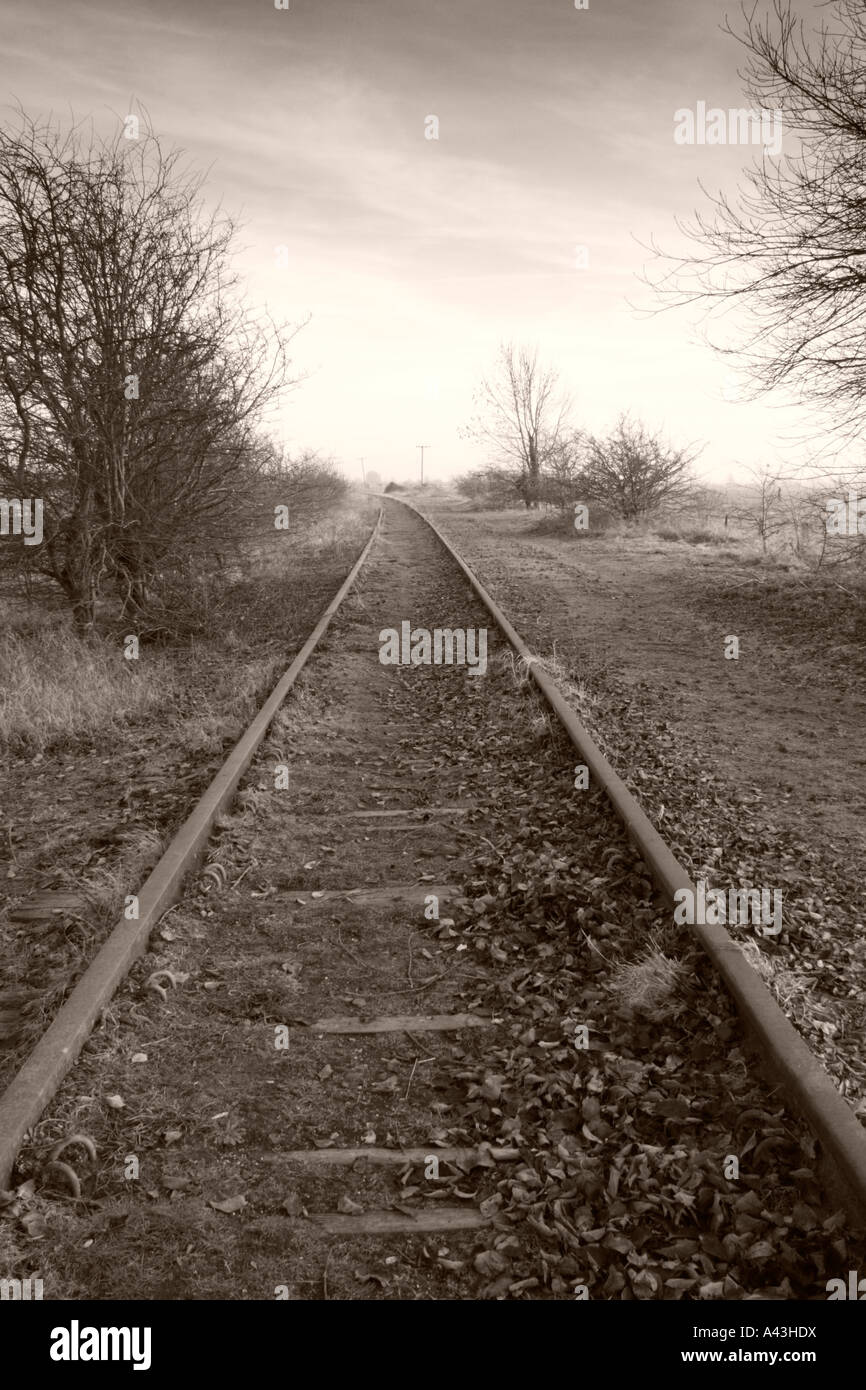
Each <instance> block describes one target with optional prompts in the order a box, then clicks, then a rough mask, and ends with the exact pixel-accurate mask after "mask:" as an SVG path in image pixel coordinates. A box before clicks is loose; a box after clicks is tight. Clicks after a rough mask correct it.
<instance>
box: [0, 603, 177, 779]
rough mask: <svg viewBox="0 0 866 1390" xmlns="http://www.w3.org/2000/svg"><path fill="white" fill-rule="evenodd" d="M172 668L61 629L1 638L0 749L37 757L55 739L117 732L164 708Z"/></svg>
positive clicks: (155, 659)
mask: <svg viewBox="0 0 866 1390" xmlns="http://www.w3.org/2000/svg"><path fill="white" fill-rule="evenodd" d="M173 686H174V676H173V673H172V668H171V664H170V663H169V661H168V660H167V659H166V658H165V657H162V656H160V655H151V654H150V653H148V657H147V660H146V661H137V662H136V661H126V660H125V659H124V656H123V651H122V649H121V648H120V647H118V648H116V649H112V648H110V647H107V646H103V645H97V644H93V643H89V642H86V641H83V640H82V639H81V638H80V637H78V636H76V634H75V633H74V632H73V631H72V630H71V629H69V628H66V627H64V626H61V625H59V624H58V625H54V626H47V625H43V626H39V627H37V628H35V629H34V630H31V631H30V632H29V633H20V632H19V633H15V632H6V633H3V634H0V748H10V749H13V750H21V751H32V752H36V753H42V752H44V750H45V749H46V748H47V747H48V746H49V745H50V744H51V743H53V742H54V741H55V740H56V739H58V738H67V739H69V738H72V739H74V738H81V737H90V736H92V735H94V734H96V733H103V732H106V731H111V730H112V729H118V728H121V727H123V726H124V725H125V724H128V723H129V722H130V721H131V720H135V719H140V718H141V717H142V716H143V715H146V714H148V713H150V712H152V711H153V710H154V709H155V708H157V707H158V706H160V705H162V704H164V703H165V700H166V698H167V697H170V695H171V692H172V689H173Z"/></svg>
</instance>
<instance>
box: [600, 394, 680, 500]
mask: <svg viewBox="0 0 866 1390" xmlns="http://www.w3.org/2000/svg"><path fill="white" fill-rule="evenodd" d="M587 452H588V458H587V464H586V483H587V488H588V493H589V497H590V499H591V500H593V501H598V502H603V503H604V504H605V506H606V507H608V508H609V509H610V510H611V511H612V512H614V513H616V515H618V516H620V517H622V518H623V519H624V520H626V521H634V520H636V519H637V518H638V517H639V516H643V515H645V514H646V513H647V512H651V511H654V510H655V509H656V508H657V507H658V506H660V505H661V504H662V503H664V502H672V501H676V500H678V499H680V498H683V497H686V496H687V495H688V494H689V492H690V490H691V486H692V483H691V476H690V471H691V466H692V464H693V463H694V461H695V459H696V458H697V456H698V452H697V450H696V449H694V448H693V447H691V448H684V449H675V448H673V447H671V446H670V445H666V444H665V443H663V442H662V440H661V439H660V438H659V437H658V436H657V435H654V434H652V433H651V432H650V431H649V430H648V429H646V428H645V426H643V425H641V424H640V423H638V422H636V421H633V420H631V419H630V418H629V416H627V415H621V416H620V418H619V420H618V421H617V423H616V425H615V427H614V429H613V430H612V431H611V433H610V434H609V435H608V436H607V437H606V438H605V439H597V438H595V437H593V436H589V437H588V438H587Z"/></svg>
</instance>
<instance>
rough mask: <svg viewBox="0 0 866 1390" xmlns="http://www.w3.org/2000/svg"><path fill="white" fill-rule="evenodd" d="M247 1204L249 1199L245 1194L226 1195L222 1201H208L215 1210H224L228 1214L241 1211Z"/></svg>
mask: <svg viewBox="0 0 866 1390" xmlns="http://www.w3.org/2000/svg"><path fill="white" fill-rule="evenodd" d="M246 1204H247V1199H246V1197H243V1196H238V1197H226V1198H225V1199H224V1200H223V1201H222V1202H208V1206H209V1207H213V1209H214V1211H224V1212H226V1213H228V1214H231V1213H232V1212H235V1211H240V1210H241V1209H242V1208H243V1207H245V1206H246Z"/></svg>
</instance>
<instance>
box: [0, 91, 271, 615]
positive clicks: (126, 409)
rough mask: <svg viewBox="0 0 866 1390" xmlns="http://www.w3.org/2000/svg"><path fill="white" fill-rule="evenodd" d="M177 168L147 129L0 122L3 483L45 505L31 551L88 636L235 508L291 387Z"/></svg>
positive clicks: (218, 227)
mask: <svg viewBox="0 0 866 1390" xmlns="http://www.w3.org/2000/svg"><path fill="white" fill-rule="evenodd" d="M180 160H181V156H180V152H178V151H172V152H168V153H167V152H165V151H164V150H163V149H162V148H161V147H160V144H159V141H158V140H157V139H156V137H155V136H154V135H153V134H152V132H151V131H150V130H149V128H147V126H146V122H145V128H144V130H143V133H142V134H141V136H140V138H137V139H126V138H125V137H124V135H123V134H121V133H120V132H118V134H117V135H116V136H115V137H114V138H113V139H111V140H108V141H104V140H99V139H97V138H96V137H95V136H94V134H93V133H92V131H91V132H89V133H88V132H87V131H86V130H85V129H84V128H83V127H81V126H77V127H74V128H73V129H72V130H70V131H68V132H66V133H64V132H63V131H62V130H61V129H60V128H59V126H57V125H56V124H55V123H52V122H48V123H44V124H38V123H37V122H36V121H34V120H32V119H30V118H29V117H27V116H26V115H25V114H24V113H23V112H20V113H19V117H18V124H17V128H16V129H13V130H11V131H6V132H0V437H2V440H3V444H2V447H0V490H5V491H8V490H10V489H13V490H14V491H15V492H16V493H17V495H25V496H38V497H41V498H42V499H43V500H44V507H45V539H44V543H43V545H42V546H41V547H40V548H39V550H38V551H37V552H36V557H35V561H34V559H33V555H32V553H31V556H29V557H28V558H29V559H30V561H31V563H35V564H36V565H37V566H38V567H39V568H41V569H42V570H43V572H45V573H47V574H48V575H49V576H50V577H51V578H53V579H54V580H55V581H56V582H57V583H58V584H60V585H61V587H62V588H63V590H64V592H65V594H66V596H67V598H68V599H69V602H70V604H71V605H72V610H73V614H74V616H75V620H76V622H77V624H78V625H79V627H81V628H83V629H88V628H90V627H91V626H92V624H93V621H94V613H95V602H96V598H97V595H98V593H99V591H100V589H101V587H102V586H103V584H104V583H105V582H106V581H111V582H112V583H114V585H115V586H117V587H118V588H119V590H120V594H121V597H122V599H123V602H124V605H125V607H126V609H127V610H128V611H129V610H131V611H139V610H141V609H142V608H143V607H144V606H145V604H146V602H147V597H148V585H149V583H150V582H151V581H152V580H153V579H154V577H155V575H156V574H157V572H158V571H159V568H160V566H161V565H162V564H163V563H164V562H165V559H166V557H167V556H169V555H170V554H171V553H172V552H177V551H178V550H179V549H182V548H183V546H184V545H185V544H186V543H188V542H189V541H191V540H195V539H197V538H201V537H202V536H203V535H204V534H205V533H206V531H207V528H208V526H209V525H211V524H212V523H213V522H214V520H215V519H216V518H218V517H219V516H220V515H225V514H226V513H227V512H228V511H229V510H230V508H231V506H232V503H233V500H234V499H235V498H236V497H237V495H238V492H239V491H240V490H242V487H243V482H244V479H245V478H246V475H247V470H248V465H249V453H250V448H251V446H252V443H253V440H254V437H255V431H256V430H257V428H258V427H259V425H260V420H261V416H262V412H263V410H264V408H265V407H266V405H267V404H268V402H269V401H271V400H272V398H273V397H274V395H275V393H276V392H278V391H279V390H280V389H281V388H282V387H283V386H284V385H285V384H286V381H287V368H288V361H287V352H286V349H287V344H288V341H289V340H290V337H291V336H292V333H291V332H289V331H287V330H286V329H278V328H276V327H275V326H274V325H272V324H269V323H267V322H263V321H261V320H258V319H257V318H256V317H255V316H254V315H253V314H252V313H251V312H250V311H249V310H248V309H247V308H246V306H245V305H244V304H243V302H242V300H241V299H240V298H239V297H237V296H236V295H235V294H233V293H232V292H233V291H235V290H236V286H237V280H236V277H235V276H234V275H233V274H232V273H231V272H230V269H229V255H230V249H231V245H232V242H233V238H234V232H235V229H234V225H233V224H232V222H231V220H230V219H228V218H227V217H225V216H217V215H212V216H207V215H206V214H205V213H204V212H203V210H202V205H201V197H200V191H201V186H202V182H203V178H202V177H201V176H199V175H196V174H193V173H190V172H188V171H186V170H185V169H183V168H182V166H181V162H180ZM294 331H296V330H294Z"/></svg>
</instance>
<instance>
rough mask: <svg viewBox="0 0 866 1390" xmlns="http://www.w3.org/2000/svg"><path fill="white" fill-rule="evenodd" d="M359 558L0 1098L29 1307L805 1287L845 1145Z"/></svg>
mask: <svg viewBox="0 0 866 1390" xmlns="http://www.w3.org/2000/svg"><path fill="white" fill-rule="evenodd" d="M368 550H369V554H367V553H366V551H365V556H364V557H362V561H363V564H362V565H361V567H360V568H359V572H358V574H357V577H356V578H355V579H354V587H352V588H351V589H350V582H349V581H347V584H346V585H344V586H343V590H341V594H340V595H338V596H337V599H336V600H335V602H334V603H333V604H332V605H331V609H330V611H329V613H327V614H326V615H325V618H324V619H323V623H320V625H319V627H318V628H317V631H316V633H314V634H313V636H312V637H311V639H310V642H308V644H307V646H306V647H305V649H304V650H303V651H302V653H301V654H299V657H298V658H297V659H296V661H295V662H294V663H293V665H292V668H291V669H290V672H289V673H287V677H286V678H284V680H283V681H282V682H281V683H280V686H279V687H278V688H277V690H276V691H275V692H274V695H273V696H272V697H271V700H270V701H269V702H268V704H267V705H266V706H265V707H264V709H263V711H262V713H261V714H260V716H259V717H258V719H257V721H256V723H255V725H254V726H253V728H252V729H251V730H250V732H249V734H248V735H247V736H246V737H245V739H244V740H242V741H241V744H240V745H239V746H238V748H237V749H236V750H235V752H234V753H233V754H232V757H231V758H230V759H229V762H228V764H227V765H226V767H225V768H224V769H223V771H222V772H221V773H220V774H219V777H218V778H217V779H216V782H215V783H214V784H213V786H212V788H211V789H210V791H209V792H208V794H206V796H205V798H204V799H203V802H202V803H200V805H199V807H198V808H197V809H196V811H195V812H194V813H193V815H192V816H191V817H190V820H189V821H188V822H187V823H186V825H185V826H184V827H183V829H182V830H181V832H180V833H179V835H178V837H176V840H175V841H174V842H173V844H172V846H171V847H170V848H169V850H168V851H167V854H166V855H165V856H164V858H163V860H162V861H160V865H158V866H157V869H156V870H155V871H154V873H153V874H152V875H151V878H150V879H149V880H148V883H147V884H146V885H145V886H144V887H143V888H142V890H141V893H140V894H139V901H138V909H139V915H138V917H137V919H134V920H132V921H130V922H124V923H121V924H120V925H119V926H118V928H117V930H116V931H115V933H114V935H113V937H112V938H111V940H110V941H109V942H108V943H107V944H106V946H105V947H103V949H102V951H100V953H99V956H98V957H97V959H96V960H95V961H94V963H93V965H92V966H91V968H90V970H89V971H88V972H87V975H86V976H85V977H84V979H83V980H82V981H81V982H79V985H78V986H77V987H76V990H75V991H74V992H73V994H72V995H71V996H70V998H69V1000H68V1001H67V1004H66V1005H65V1006H64V1009H63V1011H62V1012H61V1015H60V1016H59V1017H58V1019H57V1020H55V1022H54V1024H53V1025H52V1028H51V1029H50V1030H49V1032H48V1033H47V1034H46V1036H45V1038H44V1039H43V1041H42V1043H41V1044H40V1045H39V1047H38V1048H37V1049H36V1052H35V1053H34V1055H33V1056H32V1057H31V1059H30V1061H29V1062H28V1063H27V1064H26V1065H25V1068H24V1069H23V1071H22V1073H21V1074H19V1077H18V1078H17V1079H16V1081H15V1082H13V1085H12V1087H11V1088H10V1090H9V1091H8V1092H7V1093H6V1095H5V1096H4V1097H3V1098H2V1099H0V1132H2V1135H3V1137H2V1139H0V1186H3V1187H10V1186H11V1189H12V1191H13V1192H14V1193H17V1194H18V1195H17V1196H16V1197H15V1199H14V1201H12V1202H11V1203H9V1204H8V1205H7V1216H8V1215H10V1214H11V1216H12V1218H13V1219H15V1220H17V1221H18V1222H24V1223H26V1222H27V1221H28V1220H31V1221H32V1219H33V1218H34V1217H38V1218H39V1219H40V1221H41V1222H42V1223H43V1224H44V1234H43V1239H42V1241H41V1242H40V1255H41V1256H44V1261H45V1269H46V1276H50V1277H46V1297H57V1298H64V1297H75V1298H167V1299H189V1298H235V1299H237V1298H244V1299H247V1298H248V1299H273V1298H275V1297H276V1298H288V1299H307V1298H334V1299H366V1298H376V1299H380V1298H387V1299H414V1298H437V1299H441V1298H477V1297H506V1298H522V1299H533V1298H550V1297H553V1298H569V1299H575V1298H577V1299H583V1298H591V1299H640V1300H648V1299H673V1298H686V1299H698V1298H731V1299H738V1298H742V1297H748V1296H760V1297H769V1298H782V1299H784V1298H798V1299H801V1298H814V1299H824V1298H826V1292H825V1285H826V1281H827V1279H829V1278H831V1277H834V1276H835V1275H836V1274H837V1273H839V1274H842V1275H843V1276H844V1275H845V1274H846V1272H847V1270H848V1269H849V1267H851V1266H852V1261H854V1260H855V1258H856V1256H857V1254H858V1252H861V1263H862V1247H861V1246H860V1245H859V1244H858V1239H859V1238H858V1237H857V1235H856V1233H855V1224H856V1217H852V1216H846V1215H845V1214H844V1211H843V1210H842V1205H843V1203H844V1204H845V1206H846V1207H847V1209H848V1211H849V1212H856V1207H857V1202H858V1200H859V1199H862V1198H863V1196H864V1195H866V1161H864V1140H863V1134H862V1130H861V1128H860V1126H859V1124H858V1122H857V1121H856V1120H855V1118H854V1117H853V1115H852V1114H851V1112H850V1111H849V1110H848V1109H847V1107H846V1106H845V1105H844V1103H843V1102H842V1101H841V1100H840V1099H839V1097H838V1096H837V1095H836V1093H835V1091H834V1089H833V1087H832V1083H831V1082H830V1081H829V1078H827V1077H826V1076H825V1075H824V1073H823V1072H822V1071H821V1069H820V1067H818V1065H817V1063H816V1062H815V1061H814V1059H813V1058H811V1056H810V1054H809V1053H808V1051H807V1049H806V1048H805V1046H804V1045H803V1044H802V1043H801V1042H800V1040H799V1039H798V1038H797V1036H796V1035H795V1034H794V1033H793V1030H791V1029H790V1028H789V1026H788V1025H787V1024H786V1023H785V1021H784V1019H783V1018H782V1016H781V1014H780V1013H779V1011H778V1009H776V1007H775V1005H773V1004H772V1001H770V1000H769V996H768V995H767V994H766V991H765V990H764V989H763V986H762V985H760V983H759V982H758V981H757V977H754V976H753V975H752V972H751V971H750V969H749V967H748V966H747V964H746V962H745V960H744V958H743V957H742V955H741V953H740V952H739V951H738V950H737V948H736V947H735V946H734V945H733V944H732V943H731V942H730V939H729V938H728V937H727V936H726V933H725V932H724V931H723V930H720V929H711V928H705V929H703V931H702V932H701V931H696V930H695V929H682V928H680V929H674V928H673V927H672V925H671V920H670V918H671V914H670V911H669V909H668V907H667V900H668V899H669V898H670V895H671V893H672V892H673V891H674V889H675V888H676V887H677V886H678V885H679V884H681V883H683V882H687V881H688V880H687V877H686V876H685V872H684V870H682V868H681V866H680V865H679V864H678V863H677V861H676V860H675V859H674V857H673V855H672V854H671V852H670V850H669V849H668V848H667V847H666V846H665V845H664V844H663V843H662V841H661V840H660V838H659V837H658V836H657V835H656V833H655V831H654V830H653V829H652V827H651V826H649V823H648V822H646V821H645V818H642V817H641V815H640V812H639V809H638V808H637V807H636V806H635V805H634V803H633V802H632V801H631V799H630V798H629V796H628V793H627V792H626V789H625V788H624V787H623V785H622V784H621V783H620V782H619V780H618V779H617V778H615V776H614V775H613V774H612V772H611V771H610V769H609V768H608V767H607V765H606V764H605V763H604V761H603V759H600V757H596V755H595V753H594V750H593V749H592V746H591V745H590V744H588V743H586V742H585V741H584V743H583V744H581V743H578V746H579V748H580V749H581V752H580V753H579V755H578V754H576V753H575V748H574V747H573V746H572V744H571V742H569V736H571V737H574V738H575V739H578V740H580V739H581V738H584V740H585V736H583V735H582V731H581V730H580V729H579V726H578V725H577V724H576V721H575V719H574V716H573V712H571V711H569V709H568V708H567V707H566V705H565V704H564V702H562V700H561V697H560V696H558V695H557V693H556V690H555V688H554V687H553V686H552V684H551V683H550V680H549V677H548V676H547V674H546V673H545V672H544V670H543V668H541V667H540V666H539V664H538V663H533V662H532V660H531V659H527V658H528V654H527V653H526V652H525V649H523V652H522V657H523V659H521V656H520V655H516V654H515V649H514V647H513V646H512V645H510V644H509V642H508V641H506V639H505V636H504V635H503V634H502V633H501V632H500V631H498V630H497V628H496V626H495V624H494V622H493V620H492V618H491V615H490V613H489V612H488V611H487V610H486V609H485V608H484V606H483V605H482V602H481V597H480V595H479V591H478V590H477V588H473V587H472V584H471V583H470V577H469V576H468V574H467V573H466V572H461V570H460V568H459V566H458V564H457V563H455V557H454V556H453V555H450V554H449V553H447V551H446V550H445V549H444V548H443V546H442V544H441V543H440V540H439V539H437V537H436V536H435V535H434V534H433V532H432V531H431V530H430V528H429V527H428V525H427V523H426V522H425V521H423V520H422V519H421V518H419V517H418V516H417V515H416V514H414V513H413V512H412V511H411V510H409V509H406V508H404V507H403V506H402V505H400V504H397V503H391V504H389V505H387V507H386V510H385V516H384V521H383V522H382V523H381V526H380V527H379V528H377V533H376V534H374V536H373V537H372V538H371V543H370V546H369V547H368ZM350 579H351V577H350ZM328 623H330V625H329V626H328ZM404 624H409V630H410V631H414V630H416V629H424V630H426V631H427V632H429V633H430V634H435V632H436V631H437V630H440V631H441V630H443V629H447V630H460V631H463V632H466V633H467V634H469V633H471V634H473V635H474V638H475V644H474V646H473V645H472V642H471V641H470V640H469V639H468V638H467V649H468V652H469V655H470V657H473V658H474V659H475V669H474V670H473V667H472V665H469V664H463V665H447V664H439V665H437V664H432V663H431V664H426V663H421V664H417V665H412V664H384V663H383V661H382V660H381V659H380V657H381V654H382V651H383V647H384V645H385V639H383V637H382V634H383V633H384V632H385V631H386V630H393V631H394V632H396V633H397V634H398V636H399V637H402V632H403V625H404ZM482 629H484V630H486V634H487V637H486V641H487V646H486V651H485V661H486V668H485V670H484V672H483V674H482V671H481V661H480V650H479V645H478V641H479V636H478V635H479V634H480V632H481V630H482ZM509 636H510V638H511V639H512V641H513V642H516V643H517V647H518V653H519V652H520V650H521V648H520V641H519V638H518V637H517V635H516V634H514V633H509ZM317 642H318V645H316V643H317ZM395 652H399V653H400V654H401V655H405V651H401V650H400V642H399V641H398V644H397V647H396V648H395ZM296 677H297V680H296ZM293 684H294V689H293V692H292V696H291V698H290V699H289V700H288V701H285V696H286V694H287V691H288V689H289V688H291V686H292V685H293ZM550 701H552V702H553V706H554V709H555V710H556V712H557V714H558V716H559V720H560V721H561V722H557V720H555V719H553V718H552V716H551V711H550V703H549V702H550ZM577 761H579V763H580V765H583V766H586V767H588V769H589V773H590V778H589V787H588V788H587V789H586V790H583V789H581V788H579V787H577V786H576V785H575V784H576V781H579V780H580V779H579V778H576V777H575V763H576V762H577ZM238 786H240V791H239V793H238V795H237V797H236V798H235V793H236V790H237V788H238ZM613 806H616V807H617V810H618V811H619V816H617V815H615V814H614V810H613ZM620 817H622V818H620ZM623 818H624V819H623ZM626 827H627V829H626ZM203 855H204V857H205V862H204V865H202V856H203ZM192 866H196V867H197V873H196V875H195V876H194V877H192V878H188V880H187V884H186V889H185V892H184V894H183V895H182V896H180V893H181V885H182V883H183V880H184V878H185V876H187V875H188V874H189V871H190V869H191V867H192ZM172 904H174V905H172ZM648 943H650V945H651V946H652V947H653V948H654V949H653V952H652V954H648V951H647V944H648ZM714 967H716V968H717V969H718V970H719V971H720V972H721V977H722V978H724V980H725V983H726V985H727V986H728V989H730V991H731V994H728V993H727V991H726V990H725V988H724V987H723V986H722V983H721V979H720V976H719V975H718V974H716V971H715V969H714ZM115 991H117V992H116V993H115ZM732 999H736V1001H737V1005H738V1008H739V1010H740V1014H741V1015H742V1017H743V1018H744V1019H745V1021H746V1023H747V1024H748V1025H749V1028H750V1030H751V1032H750V1036H751V1037H752V1038H757V1039H758V1041H759V1044H760V1045H761V1047H762V1049H763V1053H764V1056H763V1058H762V1059H760V1058H758V1057H757V1056H756V1054H755V1052H754V1049H753V1046H752V1044H750V1042H749V1041H748V1039H747V1037H746V1034H745V1033H744V1031H743V1026H742V1023H741V1019H740V1016H739V1015H738V1014H737V1013H736V1012H735V1009H734V1007H733V1003H732ZM97 1019H99V1020H100V1021H99V1022H98V1024H97V1026H95V1027H94V1024H95V1023H96V1020H97ZM79 1048H80V1049H81V1052H80V1056H79V1057H78V1061H77V1065H75V1066H74V1069H73V1070H71V1071H69V1074H68V1075H66V1077H65V1080H64V1079H63V1078H64V1074H65V1073H66V1072H67V1071H68V1070H69V1068H70V1067H71V1066H72V1064H73V1062H74V1061H75V1057H76V1054H77V1053H78V1051H79ZM761 1061H763V1063H767V1062H769V1063H771V1064H772V1068H771V1070H772V1073H774V1074H768V1073H767V1072H766V1070H765V1069H764V1068H763V1067H762V1066H761V1065H759V1063H760V1062H761ZM776 1077H781V1080H782V1081H783V1082H784V1085H785V1091H784V1092H783V1091H782V1090H781V1089H780V1087H779V1084H778V1081H777V1080H776V1079H775V1078H776ZM786 1098H787V1100H789V1101H790V1102H791V1103H792V1105H791V1108H786ZM46 1106H47V1109H46V1108H45V1107H46ZM43 1110H44V1114H43ZM40 1116H41V1118H40ZM806 1120H808V1125H807V1124H806ZM810 1127H811V1129H810ZM80 1135H84V1136H85V1137H86V1138H87V1139H89V1140H91V1141H92V1143H93V1145H94V1146H95V1153H96V1158H95V1160H94V1159H93V1157H92V1155H91V1153H90V1151H89V1149H88V1146H87V1144H85V1143H82V1142H81V1140H80V1139H78V1140H76V1138H75V1136H80ZM67 1139H69V1140H72V1141H73V1142H71V1143H70V1145H69V1147H68V1148H66V1149H64V1150H62V1151H61V1152H60V1153H57V1152H56V1147H57V1145H58V1144H62V1143H63V1142H64V1140H67ZM19 1150H20V1152H19ZM16 1155H17V1169H16V1174H15V1177H14V1178H11V1177H10V1174H11V1170H12V1163H13V1161H14V1160H16ZM822 1157H823V1158H827V1159H830V1160H832V1164H831V1167H829V1168H827V1167H824V1166H822ZM52 1163H53V1165H54V1166H53V1167H52V1166H51V1165H52ZM58 1164H59V1165H60V1166H59V1167H58V1166H57V1165H58ZM64 1189H66V1192H65V1193H64ZM8 1229H9V1223H8V1222H7V1230H8ZM12 1247H13V1248H12V1251H11V1256H7V1258H11V1260H12V1264H13V1265H14V1261H15V1259H16V1258H19V1257H20V1258H21V1259H24V1258H25V1256H24V1255H22V1254H21V1249H20V1247H16V1246H15V1241H14V1239H13V1241H12ZM22 1268H23V1265H22ZM10 1272H13V1271H12V1269H11V1265H10Z"/></svg>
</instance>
